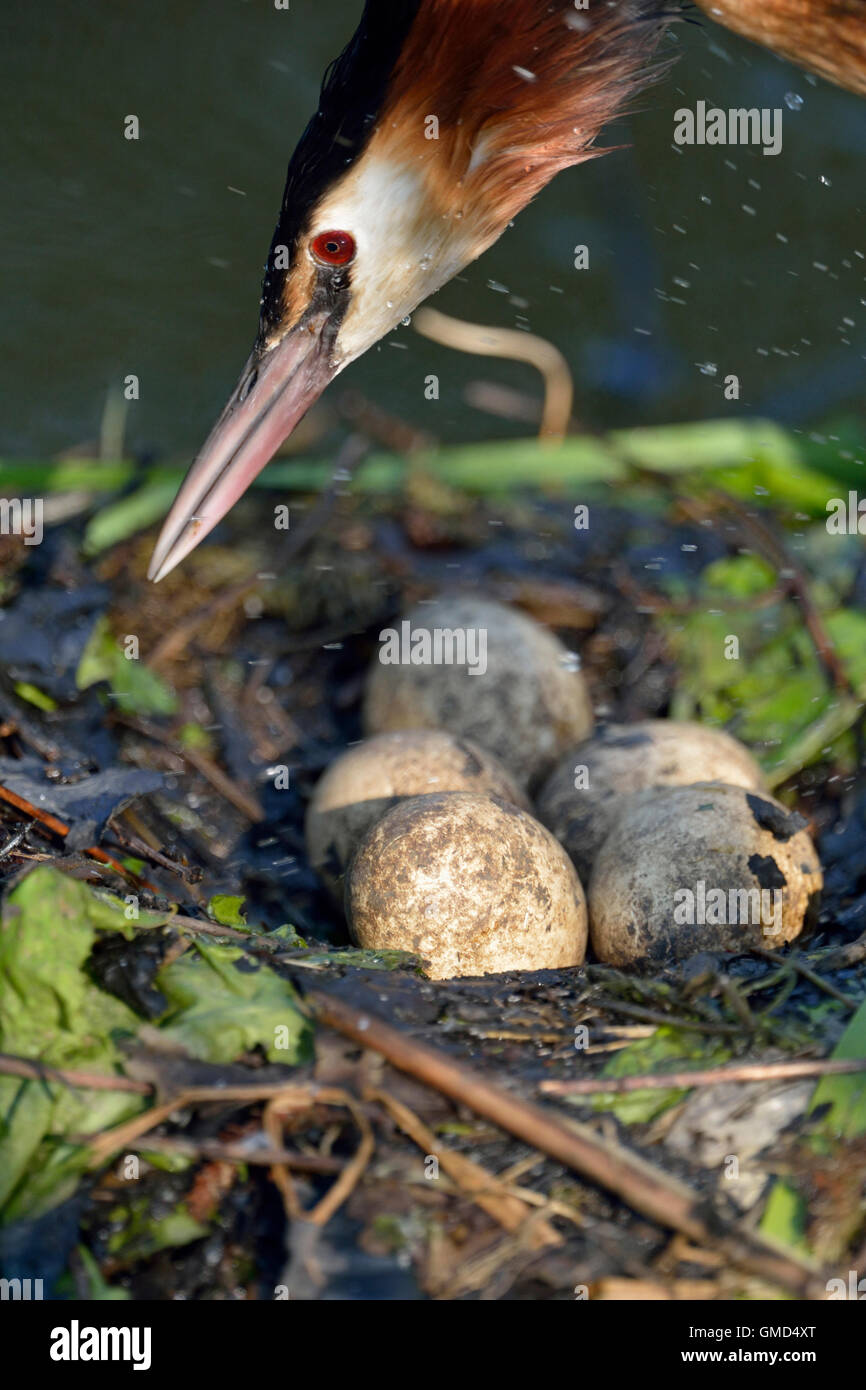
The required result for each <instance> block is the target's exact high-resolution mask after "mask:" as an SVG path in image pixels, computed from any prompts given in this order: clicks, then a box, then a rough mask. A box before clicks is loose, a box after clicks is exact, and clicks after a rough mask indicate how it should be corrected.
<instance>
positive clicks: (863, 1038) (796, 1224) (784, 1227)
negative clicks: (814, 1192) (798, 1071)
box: [760, 1000, 866, 1251]
mask: <svg viewBox="0 0 866 1390" xmlns="http://www.w3.org/2000/svg"><path fill="white" fill-rule="evenodd" d="M831 1056H832V1057H833V1058H847V1059H849V1060H854V1059H857V1060H860V1059H863V1058H866V1000H864V1001H863V1003H862V1004H861V1005H860V1007H859V1009H858V1010H857V1012H856V1013H855V1014H854V1017H853V1018H852V1019H851V1021H850V1022H849V1024H848V1026H847V1028H846V1029H845V1032H844V1033H843V1034H842V1036H841V1038H840V1039H839V1041H838V1043H837V1044H836V1046H835V1048H834V1049H833V1052H832V1053H831ZM825 1106H826V1107H827V1109H826V1111H825V1113H823V1114H821V1115H818V1116H816V1119H815V1121H814V1122H813V1125H812V1127H811V1129H810V1132H809V1135H808V1139H807V1140H806V1142H807V1143H808V1144H809V1146H810V1147H811V1148H812V1149H814V1150H817V1151H818V1152H822V1153H830V1154H832V1152H833V1145H834V1143H835V1142H837V1141H839V1140H840V1139H856V1138H857V1137H858V1136H859V1135H861V1134H866V1072H853V1073H851V1074H850V1075H847V1076H822V1077H821V1079H820V1081H819V1082H818V1084H817V1086H816V1087H815V1089H814V1091H813V1092H812V1098H811V1100H810V1102H809V1108H808V1112H807V1113H808V1114H810V1115H814V1114H815V1113H816V1112H817V1111H818V1110H820V1109H823V1107H825ZM806 1211H807V1208H806V1203H805V1200H804V1198H803V1197H802V1195H801V1194H800V1192H799V1191H798V1190H797V1188H796V1187H794V1186H793V1184H792V1183H786V1182H785V1181H784V1180H782V1179H781V1178H780V1179H777V1180H776V1182H775V1183H774V1184H773V1186H772V1188H771V1190H770V1195H769V1197H768V1199H767V1205H766V1207H765V1208H764V1213H763V1216H762V1217H761V1223H760V1229H761V1231H762V1233H763V1234H765V1235H769V1236H772V1237H774V1238H775V1239H776V1240H779V1241H782V1242H784V1243H787V1244H789V1245H792V1246H794V1248H796V1249H800V1250H806V1251H808V1246H807V1243H806V1237H805V1230H806ZM858 1219H859V1218H856V1217H855V1221H856V1220H858ZM847 1234H852V1233H851V1232H849V1233H847ZM827 1236H828V1231H827V1230H825V1231H824V1232H823V1239H824V1240H825V1242H826V1240H827Z"/></svg>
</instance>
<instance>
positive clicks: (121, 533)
mask: <svg viewBox="0 0 866 1390" xmlns="http://www.w3.org/2000/svg"><path fill="white" fill-rule="evenodd" d="M176 491H177V484H176V482H175V481H174V479H173V478H171V479H168V480H166V479H158V480H156V481H151V482H147V483H145V484H144V486H143V487H140V488H138V490H137V491H136V492H133V493H132V495H131V496H129V497H122V498H121V499H120V500H119V501H118V502H114V503H112V504H111V505H110V506H108V507H102V508H101V509H100V510H99V511H98V512H97V513H96V514H95V516H93V517H91V519H90V521H89V522H88V523H87V526H86V528H85V531H84V542H83V548H84V553H85V555H91V556H92V555H98V554H99V553H100V551H103V550H107V549H108V548H109V546H112V545H116V544H117V542H118V541H123V540H126V539H127V537H129V536H132V535H134V534H135V533H136V532H137V531H145V530H147V528H148V526H152V525H153V523H154V522H155V521H159V520H161V518H162V517H163V516H164V515H165V513H166V512H167V511H168V508H169V507H170V506H171V503H172V502H173V500H174V495H175V493H176Z"/></svg>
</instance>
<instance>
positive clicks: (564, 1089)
mask: <svg viewBox="0 0 866 1390" xmlns="http://www.w3.org/2000/svg"><path fill="white" fill-rule="evenodd" d="M862 1071H866V1058H862V1057H859V1058H855V1059H854V1060H849V1059H848V1058H832V1057H831V1058H826V1059H824V1060H821V1059H816V1060H814V1061H811V1062H810V1061H803V1062H744V1063H743V1064H742V1065H736V1066H728V1067H696V1068H695V1069H694V1070H691V1071H690V1070H688V1069H687V1070H684V1071H668V1072H648V1073H646V1074H645V1075H642V1076H607V1077H604V1076H593V1077H586V1078H584V1079H582V1080H579V1081H573V1080H570V1081H542V1082H541V1083H540V1085H539V1087H538V1089H539V1090H540V1091H543V1092H544V1094H545V1095H548V1096H592V1095H597V1094H601V1095H604V1094H609V1093H616V1094H617V1095H619V1094H623V1093H626V1092H629V1091H666V1090H675V1089H679V1088H680V1087H683V1086H686V1087H688V1086H715V1085H717V1084H721V1083H722V1082H726V1081H740V1082H748V1081H789V1080H791V1079H793V1078H796V1077H802V1076H844V1075H846V1074H848V1073H851V1072H862Z"/></svg>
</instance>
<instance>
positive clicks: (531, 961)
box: [346, 792, 587, 979]
mask: <svg viewBox="0 0 866 1390" xmlns="http://www.w3.org/2000/svg"><path fill="white" fill-rule="evenodd" d="M346 913H347V917H348V919H349V927H350V930H351V932H352V936H353V938H354V940H355V941H356V942H357V944H358V945H359V946H365V947H368V948H370V949H373V950H400V951H412V952H414V953H415V954H417V955H419V956H421V957H422V958H423V959H424V960H425V961H426V962H427V971H428V974H429V975H430V977H431V978H432V979H448V978H450V977H452V976H456V975H488V974H491V973H498V972H502V971H507V970H553V969H559V968H561V967H564V966H572V965H579V964H580V963H581V961H582V960H583V957H584V952H585V949H586V935H587V915H586V900H585V897H584V893H583V889H582V887H581V885H580V880H579V879H578V877H577V874H576V873H575V871H574V867H573V865H572V863H571V861H570V859H569V858H568V855H567V854H566V853H565V851H564V850H563V849H562V847H561V846H560V845H558V844H557V842H556V840H555V839H554V838H553V836H552V835H551V834H549V832H548V831H547V830H545V829H544V827H543V826H542V825H540V824H539V823H538V821H536V820H534V819H533V818H532V816H529V815H527V813H526V812H525V811H521V810H520V809H519V808H518V807H516V806H514V805H513V804H511V803H509V802H506V801H503V800H501V799H499V798H498V797H495V796H477V795H474V794H472V793H467V792H444V793H437V794H435V795H432V796H421V797H415V798H412V799H410V800H408V801H401V802H399V803H398V804H397V805H396V806H394V807H393V808H392V809H391V810H390V811H388V812H386V814H385V815H384V816H383V817H382V818H381V820H378V821H377V822H376V823H375V825H374V826H372V828H371V829H370V830H368V831H367V834H366V835H365V836H364V838H363V840H362V841H361V843H360V845H359V846H358V850H357V852H356V854H355V856H354V858H353V860H352V862H351V864H350V866H349V869H348V871H347V874H346Z"/></svg>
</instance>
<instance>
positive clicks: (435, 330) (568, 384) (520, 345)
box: [412, 307, 574, 440]
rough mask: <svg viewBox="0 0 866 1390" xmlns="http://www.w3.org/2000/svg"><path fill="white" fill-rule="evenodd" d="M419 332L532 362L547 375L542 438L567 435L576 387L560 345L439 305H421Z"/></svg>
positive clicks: (483, 354) (486, 353) (451, 344)
mask: <svg viewBox="0 0 866 1390" xmlns="http://www.w3.org/2000/svg"><path fill="white" fill-rule="evenodd" d="M412 323H413V326H414V328H415V331H416V333H420V334H421V336H422V337H423V338H431V339H432V340H433V342H436V343H443V344H444V345H445V347H450V348H456V349H457V350H458V352H472V353H477V354H478V355H479V356H481V357H505V358H509V359H511V360H512V361H514V362H528V363H529V364H530V366H532V367H536V368H537V369H538V371H539V372H541V375H542V377H543V379H544V409H543V411H542V415H541V427H540V429H539V434H540V435H541V437H542V438H546V439H550V440H555V439H562V438H564V436H565V434H566V433H567V431H568V423H569V420H570V419H571V404H572V398H573V396H574V387H573V385H572V380H571V371H570V370H569V366H568V363H567V362H566V360H565V358H564V357H563V355H562V353H561V352H560V351H559V349H558V348H555V347H554V346H553V344H552V343H549V342H547V340H546V339H545V338H539V337H537V336H536V335H535V334H534V333H521V332H518V330H517V329H516V328H491V327H489V326H488V325H486V324H482V323H464V322H463V320H462V319H455V318H451V317H450V315H448V314H442V313H440V312H439V310H438V309H431V308H429V307H426V308H424V309H419V310H418V312H417V313H416V315H415V317H414V319H413V320H412Z"/></svg>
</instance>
